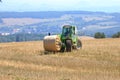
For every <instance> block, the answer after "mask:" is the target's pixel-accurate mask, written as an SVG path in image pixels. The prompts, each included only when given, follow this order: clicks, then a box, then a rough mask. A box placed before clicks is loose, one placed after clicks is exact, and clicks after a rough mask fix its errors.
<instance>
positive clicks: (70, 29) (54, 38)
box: [43, 25, 82, 52]
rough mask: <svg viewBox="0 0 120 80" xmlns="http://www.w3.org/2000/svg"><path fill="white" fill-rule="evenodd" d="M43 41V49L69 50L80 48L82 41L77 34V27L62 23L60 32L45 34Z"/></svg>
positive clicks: (54, 50)
mask: <svg viewBox="0 0 120 80" xmlns="http://www.w3.org/2000/svg"><path fill="white" fill-rule="evenodd" d="M43 42H44V43H43V45H44V49H45V51H53V52H57V51H60V52H64V51H67V52H71V51H72V49H80V48H82V43H81V41H80V39H79V38H78V36H77V28H76V27H75V26H72V25H64V26H63V28H62V34H59V35H50V34H49V35H48V36H45V38H44V41H43Z"/></svg>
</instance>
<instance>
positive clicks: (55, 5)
mask: <svg viewBox="0 0 120 80" xmlns="http://www.w3.org/2000/svg"><path fill="white" fill-rule="evenodd" d="M71 10H72V11H74V10H82V11H105V12H120V0H2V3H0V12H1V11H20V12H23V11H71Z"/></svg>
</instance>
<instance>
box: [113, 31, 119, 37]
mask: <svg viewBox="0 0 120 80" xmlns="http://www.w3.org/2000/svg"><path fill="white" fill-rule="evenodd" d="M112 38H120V32H117V33H116V34H113V36H112Z"/></svg>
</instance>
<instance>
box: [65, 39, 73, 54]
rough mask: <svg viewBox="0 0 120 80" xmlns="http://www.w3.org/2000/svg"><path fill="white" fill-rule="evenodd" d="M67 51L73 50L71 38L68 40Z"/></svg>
mask: <svg viewBox="0 0 120 80" xmlns="http://www.w3.org/2000/svg"><path fill="white" fill-rule="evenodd" d="M66 51H67V52H71V51H72V42H71V40H66Z"/></svg>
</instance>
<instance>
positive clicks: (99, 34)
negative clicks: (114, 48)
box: [94, 32, 120, 39]
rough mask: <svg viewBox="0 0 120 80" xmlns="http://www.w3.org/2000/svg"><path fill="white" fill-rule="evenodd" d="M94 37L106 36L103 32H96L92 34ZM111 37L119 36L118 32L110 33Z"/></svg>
mask: <svg viewBox="0 0 120 80" xmlns="http://www.w3.org/2000/svg"><path fill="white" fill-rule="evenodd" d="M94 38H97V39H99V38H106V35H105V34H104V33H101V32H96V33H95V34H94ZM112 38H120V32H117V33H115V34H113V35H112Z"/></svg>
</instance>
